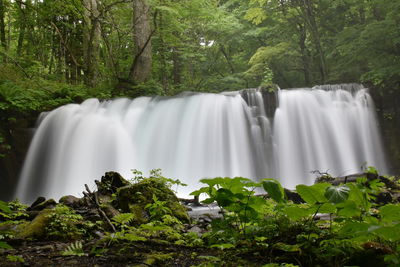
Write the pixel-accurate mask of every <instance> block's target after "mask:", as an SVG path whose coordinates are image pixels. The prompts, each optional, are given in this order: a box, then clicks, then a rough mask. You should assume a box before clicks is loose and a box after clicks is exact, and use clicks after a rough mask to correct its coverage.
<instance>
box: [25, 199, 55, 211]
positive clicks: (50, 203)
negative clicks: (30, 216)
mask: <svg viewBox="0 0 400 267" xmlns="http://www.w3.org/2000/svg"><path fill="white" fill-rule="evenodd" d="M39 199H40V198H38V199H37V200H36V201H35V202H34V203H33V204H35V205H33V204H32V205H31V206H30V207H29V208H27V210H28V211H41V210H44V209H51V208H54V207H55V206H56V205H57V202H56V201H55V200H54V199H52V198H50V199H48V200H45V201H42V202H40V201H39ZM39 202H40V203H39Z"/></svg>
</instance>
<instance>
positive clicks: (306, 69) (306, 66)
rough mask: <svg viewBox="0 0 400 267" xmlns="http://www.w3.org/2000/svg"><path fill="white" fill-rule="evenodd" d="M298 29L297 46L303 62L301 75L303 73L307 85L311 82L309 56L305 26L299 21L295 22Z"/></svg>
mask: <svg viewBox="0 0 400 267" xmlns="http://www.w3.org/2000/svg"><path fill="white" fill-rule="evenodd" d="M297 26H298V29H299V46H300V53H301V61H302V63H303V75H304V83H305V85H307V86H309V85H310V83H311V80H310V57H309V55H308V51H307V47H306V38H307V31H306V27H305V26H304V25H302V24H301V23H298V24H297Z"/></svg>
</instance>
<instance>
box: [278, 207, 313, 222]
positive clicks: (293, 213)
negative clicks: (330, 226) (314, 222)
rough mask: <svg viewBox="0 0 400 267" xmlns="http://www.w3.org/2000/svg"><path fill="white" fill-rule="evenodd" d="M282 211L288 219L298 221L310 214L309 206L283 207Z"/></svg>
mask: <svg viewBox="0 0 400 267" xmlns="http://www.w3.org/2000/svg"><path fill="white" fill-rule="evenodd" d="M283 213H285V214H286V216H288V218H289V219H291V220H294V221H298V220H301V219H303V218H305V217H308V216H310V215H311V213H312V211H311V210H310V209H309V208H301V207H299V206H291V207H285V208H284V209H283Z"/></svg>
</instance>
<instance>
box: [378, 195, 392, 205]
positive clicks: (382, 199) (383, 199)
mask: <svg viewBox="0 0 400 267" xmlns="http://www.w3.org/2000/svg"><path fill="white" fill-rule="evenodd" d="M392 201H393V197H392V195H391V194H390V192H379V194H378V195H377V196H376V199H375V202H376V203H377V204H389V203H392Z"/></svg>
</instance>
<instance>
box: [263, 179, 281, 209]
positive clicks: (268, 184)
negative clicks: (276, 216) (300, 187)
mask: <svg viewBox="0 0 400 267" xmlns="http://www.w3.org/2000/svg"><path fill="white" fill-rule="evenodd" d="M262 186H263V188H264V190H265V191H266V192H267V193H268V195H269V196H270V197H271V198H272V199H273V200H275V201H276V202H278V203H281V202H282V201H283V200H284V198H285V192H284V191H283V187H282V185H281V184H280V183H279V182H278V181H277V180H275V179H263V180H262Z"/></svg>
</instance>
